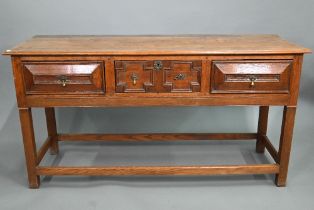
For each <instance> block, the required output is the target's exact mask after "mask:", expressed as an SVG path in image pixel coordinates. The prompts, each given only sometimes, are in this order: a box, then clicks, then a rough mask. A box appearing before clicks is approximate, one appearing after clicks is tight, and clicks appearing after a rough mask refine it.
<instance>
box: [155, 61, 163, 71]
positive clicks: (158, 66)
mask: <svg viewBox="0 0 314 210" xmlns="http://www.w3.org/2000/svg"><path fill="white" fill-rule="evenodd" d="M162 67H163V65H162V62H161V61H155V62H154V69H155V70H156V71H158V70H160V69H162Z"/></svg>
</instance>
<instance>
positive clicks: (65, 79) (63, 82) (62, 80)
mask: <svg viewBox="0 0 314 210" xmlns="http://www.w3.org/2000/svg"><path fill="white" fill-rule="evenodd" d="M58 80H59V82H60V83H61V85H62V87H65V86H66V84H67V83H68V82H69V81H70V80H68V77H67V76H65V75H61V76H59V77H58Z"/></svg>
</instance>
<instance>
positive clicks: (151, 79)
mask: <svg viewBox="0 0 314 210" xmlns="http://www.w3.org/2000/svg"><path fill="white" fill-rule="evenodd" d="M201 70H202V61H169V60H164V61H159V60H157V61H152V60H145V61H115V74H116V92H117V93H130V92H131V93H132V92H133V93H165V92H183V93H184V92H186V93H189V92H199V91H200V86H201Z"/></svg>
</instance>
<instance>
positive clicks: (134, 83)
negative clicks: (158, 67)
mask: <svg viewBox="0 0 314 210" xmlns="http://www.w3.org/2000/svg"><path fill="white" fill-rule="evenodd" d="M131 80H132V83H133V85H136V83H137V80H138V76H137V74H135V73H132V74H131Z"/></svg>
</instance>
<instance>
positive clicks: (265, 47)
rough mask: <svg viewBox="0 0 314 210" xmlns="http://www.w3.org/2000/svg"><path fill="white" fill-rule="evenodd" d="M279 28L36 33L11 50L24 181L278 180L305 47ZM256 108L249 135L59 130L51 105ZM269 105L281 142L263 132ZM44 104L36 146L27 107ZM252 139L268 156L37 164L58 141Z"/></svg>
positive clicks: (283, 174) (283, 173)
mask: <svg viewBox="0 0 314 210" xmlns="http://www.w3.org/2000/svg"><path fill="white" fill-rule="evenodd" d="M304 53H310V50H309V49H306V48H303V47H300V46H297V45H295V44H292V43H289V42H287V41H285V40H283V39H281V38H280V37H279V36H276V35H178V36H155V35H152V36H34V37H33V38H31V39H30V40H27V41H26V42H23V43H21V44H20V45H18V46H16V47H14V48H12V49H10V50H6V51H5V52H4V54H5V55H10V56H11V59H12V68H13V74H14V82H15V88H16V96H17V104H18V110H19V114H20V123H21V130H22V135H23V143H24V149H25V157H26V164H27V172H28V181H29V187H30V188H38V187H39V185H40V176H44V175H48V176H52V175H88V176H92V175H96V176H100V175H101V176H122V175H226V174H239V175H240V174H275V175H276V178H275V183H276V185H277V186H285V185H286V179H287V171H288V163H289V155H290V150H291V141H292V134H293V127H294V118H295V112H296V107H297V99H298V92H299V83H300V74H301V66H302V60H303V54H304ZM230 105H231V106H233V105H241V106H259V120H258V128H257V131H256V132H255V133H148V134H143V133H142V134H61V133H58V132H57V126H56V119H55V111H54V108H55V107H130V106H230ZM269 106H283V107H284V108H283V119H282V129H281V136H280V145H279V149H278V151H277V149H275V147H274V146H273V144H272V143H271V141H270V140H269V139H268V137H267V121H268V111H269ZM33 107H42V108H44V109H45V114H46V122H47V129H48V137H47V139H46V141H45V142H44V143H43V144H42V146H41V147H40V148H39V149H38V150H37V148H36V144H35V139H34V129H33V120H32V113H31V109H32V108H33ZM246 139H247V140H256V152H258V153H263V152H264V151H265V148H266V149H267V151H268V152H269V153H270V155H271V156H272V158H273V159H274V162H273V163H269V164H252V165H198V166H197V165H183V166H132V167H130V166H119V167H111V166H110V167H109V166H85V167H63V166H41V165H39V163H40V162H41V160H42V158H43V157H44V155H45V153H46V152H47V151H48V150H49V149H50V151H51V153H52V154H57V153H58V150H59V149H58V142H59V141H76V140H78V141H92V140H103V141H152V140H158V141H167V140H246Z"/></svg>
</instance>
